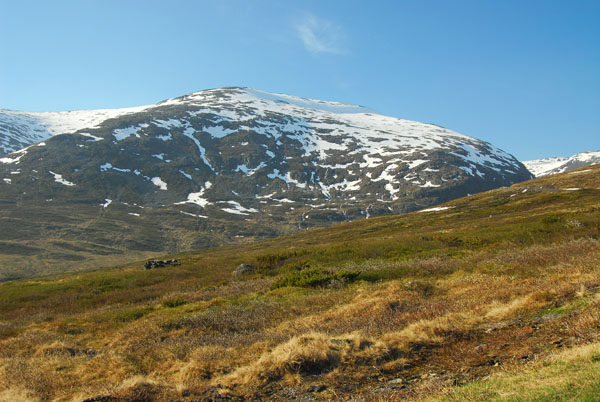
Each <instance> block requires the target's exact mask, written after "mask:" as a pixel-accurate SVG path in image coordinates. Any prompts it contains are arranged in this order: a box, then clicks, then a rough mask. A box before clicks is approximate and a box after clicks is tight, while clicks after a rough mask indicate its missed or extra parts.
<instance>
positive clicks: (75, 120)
mask: <svg viewBox="0 0 600 402" xmlns="http://www.w3.org/2000/svg"><path fill="white" fill-rule="evenodd" d="M144 109H145V107H143V106H142V107H134V108H125V109H105V110H78V111H69V112H42V113H35V112H19V111H13V110H5V109H0V156H3V155H7V154H10V153H12V152H15V151H18V150H20V149H23V148H25V147H27V146H29V145H31V144H35V143H37V142H41V141H44V140H47V139H48V138H50V137H52V136H53V135H58V134H68V133H74V132H76V131H78V130H81V129H83V128H94V127H97V126H98V125H99V124H100V123H102V122H103V121H105V120H108V119H112V118H115V117H118V116H122V115H125V114H129V113H135V112H139V111H141V110H144Z"/></svg>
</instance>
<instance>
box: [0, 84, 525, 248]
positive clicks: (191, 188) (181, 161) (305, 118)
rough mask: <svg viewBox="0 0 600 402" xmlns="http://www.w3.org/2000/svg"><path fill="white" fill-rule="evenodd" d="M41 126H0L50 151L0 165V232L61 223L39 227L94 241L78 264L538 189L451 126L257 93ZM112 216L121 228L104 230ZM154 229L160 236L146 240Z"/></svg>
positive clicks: (188, 99) (207, 94) (77, 115)
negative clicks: (25, 223) (72, 219)
mask: <svg viewBox="0 0 600 402" xmlns="http://www.w3.org/2000/svg"><path fill="white" fill-rule="evenodd" d="M40 115H42V114H27V113H24V112H6V111H4V112H2V113H1V114H0V119H3V120H2V121H1V122H0V126H1V127H3V128H4V130H5V131H4V135H5V136H6V133H13V134H14V133H17V134H19V133H29V134H31V133H37V134H36V135H38V137H36V138H37V139H38V140H39V139H44V141H43V142H38V143H37V144H35V145H31V146H29V147H27V148H24V149H21V150H19V151H16V152H14V153H12V154H10V155H6V156H4V157H2V158H0V187H2V196H1V197H2V200H0V201H2V202H4V203H6V204H7V205H18V208H16V207H15V208H14V209H11V208H5V209H3V211H2V214H3V215H4V218H5V219H4V220H3V221H2V222H9V221H10V219H8V217H10V218H11V219H15V218H16V216H19V219H25V220H27V218H26V217H23V214H24V211H27V210H31V211H33V210H35V211H38V212H40V213H41V211H42V210H44V211H53V212H52V213H51V214H49V215H51V216H53V217H54V218H52V219H50V218H47V217H44V218H42V222H44V221H47V222H46V223H47V226H48V227H49V228H47V230H48V231H49V232H50V233H51V235H50V236H51V237H54V236H57V237H59V238H60V239H61V242H64V241H67V242H76V243H78V242H80V241H82V240H85V241H87V242H89V244H88V245H87V246H86V247H83V249H84V250H85V251H84V254H85V253H88V252H90V253H92V254H94V253H95V252H96V251H93V250H92V251H90V250H91V249H94V250H96V248H97V246H98V245H99V244H100V245H102V247H107V248H108V249H109V250H104V251H103V252H104V253H107V254H110V253H111V252H112V251H110V250H113V251H114V249H118V250H122V251H123V250H130V249H134V250H143V251H147V252H170V251H179V250H183V249H189V248H193V247H202V246H207V245H215V244H220V243H223V242H227V241H233V240H236V239H242V238H256V237H266V236H273V235H278V234H283V233H290V232H292V231H296V230H306V229H308V228H311V227H320V226H325V225H329V224H331V223H332V222H337V221H344V220H354V219H360V218H368V217H370V216H375V215H382V214H390V213H400V212H408V211H413V210H417V209H422V208H425V207H428V206H431V205H434V204H438V203H440V202H444V201H447V200H450V199H453V198H457V197H461V196H464V195H467V194H469V193H476V192H480V191H484V190H489V189H493V188H497V187H500V186H507V185H510V184H513V183H515V182H519V181H522V180H526V179H529V178H531V177H532V176H531V174H530V173H529V172H528V171H527V169H525V167H524V166H523V165H522V164H521V163H520V162H519V161H517V160H516V159H515V158H514V157H513V156H512V155H510V154H508V153H506V152H504V151H502V150H500V149H498V148H496V147H494V146H493V145H491V144H489V143H487V142H484V141H481V140H478V139H475V138H472V137H468V136H465V135H463V134H459V133H457V132H454V131H451V130H448V129H445V128H443V127H439V126H436V125H433V124H425V123H419V122H414V121H409V120H403V119H399V118H394V117H389V116H383V115H380V114H377V113H375V112H373V111H372V110H369V109H367V108H364V107H362V106H356V105H350V104H345V103H339V102H326V101H319V100H313V99H304V98H299V97H295V96H290V95H282V94H272V93H268V92H264V91H260V90H256V89H250V88H238V87H235V88H221V89H212V90H206V91H200V92H195V93H192V94H189V95H185V96H182V97H179V98H174V99H169V100H166V101H163V102H160V103H158V104H156V105H152V106H143V107H138V108H129V109H116V110H103V111H82V112H64V113H54V114H48V115H45V116H46V117H47V118H46V120H44V123H43V124H42V123H40V120H35V119H34V117H35V116H38V117H39V116H40ZM7 116H8V117H7ZM32 116H34V117H32ZM49 116H51V118H50V117H49ZM11 127H12V128H11ZM44 130H45V131H44ZM56 133H62V134H61V135H53V134H56ZM29 134H28V135H29ZM33 137H35V135H33V134H31V135H30V136H29V138H33ZM4 143H8V142H6V141H4ZM13 143H14V141H13ZM60 211H62V212H60ZM67 211H76V212H77V213H78V214H79V213H80V214H81V216H80V218H79V219H83V220H84V221H86V222H88V221H89V222H90V225H88V226H85V225H83V226H85V227H86V231H87V232H88V233H84V232H85V231H82V229H81V228H82V227H83V226H82V225H74V227H73V228H71V230H65V225H66V226H69V223H68V222H69V219H65V220H64V222H60V223H57V222H56V218H57V217H61V216H63V214H65V213H67ZM33 215H36V214H33V213H29V214H28V216H33ZM42 215H43V214H42ZM109 218H110V219H116V220H117V221H125V222H127V225H128V226H127V229H123V227H122V226H120V225H117V228H113V227H108V226H110V225H105V224H103V223H102V222H103V220H105V219H109ZM48 219H49V220H48ZM40 223H41V222H40V221H39V220H37V221H36V222H32V224H40ZM95 225H98V226H99V227H96V226H95ZM148 225H151V226H152V228H153V229H152V233H153V234H152V235H144V236H140V235H139V231H140V230H141V231H142V232H144V233H147V232H148V230H149V229H148ZM92 227H94V230H91V228H92ZM173 228H176V229H177V230H173ZM114 230H118V231H119V233H120V235H119V236H117V237H114V236H112V235H109V233H112V232H113V231H114ZM109 238H110V240H108V239H109ZM13 241H14V240H13ZM61 244H62V243H61ZM0 245H1V244H0ZM73 246H74V245H73V244H71V243H69V244H67V245H66V246H65V247H66V249H68V250H72V249H73ZM61 247H62V246H61ZM77 247H79V248H81V247H80V246H79V245H78V246H77ZM90 247H91V249H90ZM43 248H44V249H45V250H47V248H46V246H44V247H43ZM54 251H55V250H52V252H54ZM62 252H67V250H62V251H61V253H62ZM32 253H33V254H35V252H32ZM68 253H69V254H71V252H68Z"/></svg>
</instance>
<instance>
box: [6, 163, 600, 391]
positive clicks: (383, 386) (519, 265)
mask: <svg viewBox="0 0 600 402" xmlns="http://www.w3.org/2000/svg"><path fill="white" fill-rule="evenodd" d="M442 207H444V208H440V209H438V210H433V211H425V212H415V213H411V214H406V215H399V216H393V217H381V218H374V219H368V220H362V221H360V222H351V223H344V224H340V225H337V226H335V227H332V228H328V229H318V230H312V231H309V232H306V233H301V234H298V235H293V236H287V237H283V238H277V239H272V240H268V241H262V242H258V243H252V244H247V245H238V246H229V247H222V248H216V249H211V250H204V251H201V252H188V253H184V254H178V255H176V256H165V257H161V258H165V259H167V258H168V259H171V258H176V259H177V260H178V261H179V262H181V265H179V266H171V267H164V268H160V269H153V270H144V269H143V266H144V261H141V262H138V263H135V264H128V265H125V266H119V267H114V268H109V269H99V270H97V271H92V272H86V273H76V274H62V275H56V276H51V277H42V278H36V279H30V280H18V281H10V282H5V283H2V284H0V400H7V401H8V400H10V401H18V400H34V401H47V400H56V401H81V400H84V399H86V398H96V400H103V401H130V400H160V401H162V400H181V401H192V400H244V399H250V400H254V399H260V400H296V399H300V400H346V399H350V398H354V399H352V400H358V401H360V400H364V401H400V400H411V399H412V400H448V401H465V400H467V401H469V400H470V401H480V400H527V401H529V400H531V401H533V400H535V401H541V400H552V401H555V400H589V401H592V400H594V401H595V400H598V397H599V396H600V165H596V166H592V167H586V168H585V169H581V170H579V171H573V172H569V173H565V174H561V175H554V176H548V177H544V178H540V179H535V180H531V181H528V182H523V183H520V184H517V185H514V186H512V187H509V188H501V189H498V190H493V191H489V192H485V193H480V194H477V195H474V196H470V197H467V198H462V199H458V200H454V201H452V202H449V203H447V204H445V205H442ZM241 264H248V265H251V266H252V268H253V269H251V270H247V271H246V272H244V273H242V274H237V275H234V274H233V272H234V271H235V269H236V267H239V266H240V265H241Z"/></svg>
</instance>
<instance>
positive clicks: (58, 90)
mask: <svg viewBox="0 0 600 402" xmlns="http://www.w3.org/2000/svg"><path fill="white" fill-rule="evenodd" d="M221 86H250V87H255V88H259V89H263V90H267V91H272V92H282V93H288V94H292V95H298V96H303V97H311V98H317V99H324V100H337V101H344V102H349V103H357V104H360V105H364V106H368V107H370V108H372V109H374V110H376V111H378V112H380V113H383V114H387V115H392V116H396V117H401V118H406V119H411V120H418V121H424V122H430V123H436V124H439V125H442V126H445V127H448V128H450V129H453V130H456V131H459V132H462V133H464V134H467V135H471V136H474V137H477V138H481V139H484V140H487V141H490V142H492V143H493V144H495V145H497V146H499V147H500V148H502V149H504V150H506V151H508V152H510V153H512V154H514V155H515V156H517V157H518V158H520V159H522V160H526V159H533V158H540V157H545V156H568V155H571V154H574V153H577V152H582V151H587V150H598V149H600V1H598V0H592V1H580V0H570V1H567V0H565V1H552V0H539V1H534V0H532V1H528V0H516V1H513V0H494V1H492V0H468V1H467V0H464V1H463V0H452V1H450V0H440V1H428V0H410V1H409V0H394V1H372V2H367V1H364V0H360V1H353V0H342V1H336V0H330V1H293V0H272V1H270V0H252V1H249V0H240V1H233V0H231V1H229V0H216V1H200V0H198V1H192V0H188V1H181V0H179V1H178V0H171V1H162V0H161V1H152V0H144V1H133V0H130V1H127V0H121V1H111V0H96V1H90V0H87V1H86V0H76V1H62V0H52V1H41V0H40V1H28V0H19V1H13V0H0V108H5V109H14V110H27V111H58V110H73V109H96V108H111V107H126V106H137V105H145V104H152V103H156V102H158V101H160V100H163V99H166V98H170V97H175V96H180V95H183V94H186V93H189V92H194V91H198V90H201V89H207V88H215V87H221Z"/></svg>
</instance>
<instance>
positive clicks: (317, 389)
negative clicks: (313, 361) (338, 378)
mask: <svg viewBox="0 0 600 402" xmlns="http://www.w3.org/2000/svg"><path fill="white" fill-rule="evenodd" d="M326 389H327V385H324V384H321V385H312V386H310V387H309V388H308V392H323V391H325V390H326Z"/></svg>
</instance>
